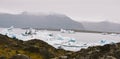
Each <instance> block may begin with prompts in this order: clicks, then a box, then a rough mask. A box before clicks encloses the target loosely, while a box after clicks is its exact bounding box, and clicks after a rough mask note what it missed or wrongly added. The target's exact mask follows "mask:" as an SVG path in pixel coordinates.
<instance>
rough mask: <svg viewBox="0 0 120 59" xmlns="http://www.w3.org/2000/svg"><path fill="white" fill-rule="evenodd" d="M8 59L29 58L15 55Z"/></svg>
mask: <svg viewBox="0 0 120 59" xmlns="http://www.w3.org/2000/svg"><path fill="white" fill-rule="evenodd" d="M10 59H30V58H29V57H28V56H26V55H22V54H17V55H14V56H12V57H11V58H10Z"/></svg>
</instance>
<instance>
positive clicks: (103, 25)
mask: <svg viewBox="0 0 120 59" xmlns="http://www.w3.org/2000/svg"><path fill="white" fill-rule="evenodd" d="M81 23H82V24H83V26H84V28H85V30H89V31H101V32H119V33H120V24H118V23H114V22H109V21H102V22H81Z"/></svg>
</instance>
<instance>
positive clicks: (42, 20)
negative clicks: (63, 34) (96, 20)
mask: <svg viewBox="0 0 120 59" xmlns="http://www.w3.org/2000/svg"><path fill="white" fill-rule="evenodd" d="M0 26H1V27H9V26H15V27H20V28H25V27H32V28H48V29H61V28H63V29H77V30H83V29H84V27H83V26H82V24H80V23H79V22H76V21H73V20H72V19H71V18H69V17H68V16H66V15H61V14H49V15H33V14H29V13H21V14H7V13H1V14H0Z"/></svg>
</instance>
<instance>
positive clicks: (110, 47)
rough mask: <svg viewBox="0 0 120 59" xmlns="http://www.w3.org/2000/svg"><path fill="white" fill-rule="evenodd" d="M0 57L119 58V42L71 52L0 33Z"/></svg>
mask: <svg viewBox="0 0 120 59" xmlns="http://www.w3.org/2000/svg"><path fill="white" fill-rule="evenodd" d="M0 59H120V43H113V44H107V45H104V46H93V47H89V48H87V49H81V50H80V51H77V52H72V51H65V50H64V49H56V48H54V47H52V46H51V45H49V44H47V43H46V42H44V41H41V40H38V39H32V40H29V41H22V40H18V39H15V38H9V37H7V36H4V35H0Z"/></svg>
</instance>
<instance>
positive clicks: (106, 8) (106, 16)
mask: <svg viewBox="0 0 120 59" xmlns="http://www.w3.org/2000/svg"><path fill="white" fill-rule="evenodd" d="M22 11H28V12H45V13H51V12H55V13H61V14H66V15H67V16H69V17H71V18H73V19H74V20H77V21H103V20H109V21H114V22H119V23H120V0H0V12H7V13H20V12H22Z"/></svg>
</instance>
